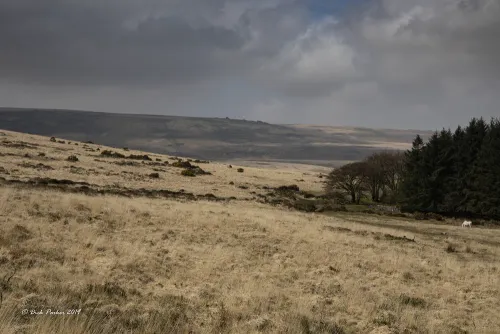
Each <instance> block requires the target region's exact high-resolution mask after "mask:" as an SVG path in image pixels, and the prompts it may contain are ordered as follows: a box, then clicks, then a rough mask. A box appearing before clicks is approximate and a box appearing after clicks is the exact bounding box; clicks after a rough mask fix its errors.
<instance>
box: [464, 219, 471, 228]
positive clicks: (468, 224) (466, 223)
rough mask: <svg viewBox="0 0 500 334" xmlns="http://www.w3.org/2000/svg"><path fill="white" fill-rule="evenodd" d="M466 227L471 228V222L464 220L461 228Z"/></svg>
mask: <svg viewBox="0 0 500 334" xmlns="http://www.w3.org/2000/svg"><path fill="white" fill-rule="evenodd" d="M467 226H469V227H470V228H472V222H471V221H468V220H466V221H464V222H463V223H462V227H467Z"/></svg>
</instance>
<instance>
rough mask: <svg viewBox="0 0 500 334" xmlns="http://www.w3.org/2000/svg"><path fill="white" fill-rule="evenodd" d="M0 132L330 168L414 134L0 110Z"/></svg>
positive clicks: (403, 143)
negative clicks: (6, 131)
mask: <svg viewBox="0 0 500 334" xmlns="http://www.w3.org/2000/svg"><path fill="white" fill-rule="evenodd" d="M0 129H5V130H11V131H19V132H26V133H31V134H37V135H44V136H56V137H61V138H66V139H69V140H81V141H88V140H90V141H93V142H96V143H99V144H102V145H108V146H114V147H130V148H133V149H138V150H145V151H152V152H156V153H160V154H172V155H182V156H191V157H195V158H200V159H212V160H224V161H230V160H246V161H275V162H295V163H309V164H311V163H312V164H317V165H332V164H333V165H335V164H339V163H341V162H345V161H355V160H360V159H363V158H364V157H366V156H368V155H370V154H371V153H373V152H374V151H378V150H384V149H407V148H409V146H410V143H411V141H412V139H413V138H414V137H415V135H416V134H417V133H420V134H421V135H423V136H424V137H426V136H428V135H429V134H430V133H428V132H426V131H417V130H374V129H365V128H346V127H327V126H308V125H276V124H268V123H264V122H259V121H257V122H254V121H245V120H235V119H228V118H195V117H179V116H160V115H137V114H111V113H97V112H87V111H70V110H45V109H13V108H0Z"/></svg>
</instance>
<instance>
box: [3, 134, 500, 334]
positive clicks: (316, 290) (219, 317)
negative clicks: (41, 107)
mask: <svg viewBox="0 0 500 334" xmlns="http://www.w3.org/2000/svg"><path fill="white" fill-rule="evenodd" d="M2 132H3V133H5V134H6V136H3V138H6V139H8V140H9V141H11V142H18V141H24V142H27V143H38V144H39V145H40V146H39V147H37V148H36V149H26V148H25V149H20V148H13V147H5V146H0V153H3V154H4V155H3V156H0V167H3V169H4V174H2V175H0V176H4V177H5V178H8V179H10V178H19V179H26V178H29V177H33V176H47V175H49V176H50V177H54V178H66V179H73V180H85V181H88V182H90V183H99V184H106V183H108V182H117V183H126V184H127V186H128V187H132V188H133V187H143V186H146V187H149V188H155V187H158V188H169V189H174V188H175V187H178V188H184V189H186V190H188V189H191V190H192V191H193V192H195V193H200V194H204V193H206V192H213V193H215V191H211V190H210V189H211V187H216V188H217V189H219V190H218V193H217V195H220V196H222V195H224V196H226V195H235V196H239V198H245V197H248V196H249V195H250V194H249V192H250V191H251V190H252V189H253V188H255V189H256V190H259V191H260V189H259V188H258V187H259V186H262V185H264V184H265V185H282V184H290V183H296V182H293V181H294V178H295V177H299V176H300V175H302V174H303V172H300V175H298V174H297V173H298V172H296V171H286V173H285V172H282V173H281V174H280V171H278V170H269V169H265V170H264V169H258V168H246V167H244V168H245V172H244V173H237V172H236V170H235V169H236V168H233V169H228V168H227V166H225V165H222V164H221V165H218V164H212V163H211V164H208V165H201V167H202V168H204V169H207V170H211V171H213V172H215V173H214V175H206V176H199V177H195V178H185V177H182V176H180V175H179V174H180V169H176V168H173V167H165V170H166V172H160V174H161V179H159V180H157V179H154V180H149V179H142V178H141V179H140V178H139V177H137V180H135V179H134V178H131V177H130V178H129V177H128V176H129V175H130V174H128V173H123V175H127V176H122V175H121V173H119V171H120V170H122V169H125V170H128V171H130V172H132V173H135V174H136V175H144V174H147V172H149V169H151V167H149V166H136V167H130V166H126V167H122V166H116V165H114V164H110V163H109V162H96V161H94V158H93V157H92V156H91V155H93V154H96V153H95V152H87V151H84V150H83V148H82V146H83V144H82V143H80V144H79V146H74V145H73V146H70V145H68V144H59V143H51V142H49V141H48V138H45V137H35V136H33V137H32V136H30V135H20V134H15V133H9V132H6V131H2ZM1 140H2V137H0V141H1ZM42 145H43V146H42ZM89 146H93V147H95V145H89ZM62 148H67V149H70V148H71V151H58V149H62ZM41 151H44V152H46V157H53V158H54V159H57V160H44V161H42V160H40V161H42V162H41V163H44V164H47V165H49V164H50V165H51V166H53V167H54V168H55V169H54V170H51V171H39V170H35V169H33V168H24V167H20V166H18V164H21V163H22V162H30V163H35V162H36V163H38V160H36V159H38V157H37V158H34V157H35V156H37V153H38V152H41ZM6 153H10V154H16V156H13V155H5V154H6ZM24 153H29V154H30V156H31V158H25V157H24V156H23V155H24ZM128 153H135V152H127V154H128ZM71 154H78V158H79V159H80V161H79V162H76V163H73V165H75V166H80V167H82V168H85V169H86V170H89V169H95V170H96V171H97V172H98V173H99V174H96V175H87V174H85V175H81V174H74V173H70V172H69V171H68V169H67V168H64V167H65V166H67V165H69V164H71V163H69V162H66V161H63V160H64V159H65V158H66V157H67V156H68V155H71ZM151 156H154V157H156V155H151ZM158 157H159V156H158ZM161 158H162V159H166V158H165V157H161ZM40 159H41V157H40ZM102 160H106V161H109V160H110V159H102ZM99 167H102V169H101V168H99ZM14 169H18V171H17V172H15V171H14ZM0 170H1V168H0ZM5 171H6V172H7V173H8V174H7V173H5ZM108 172H116V173H118V174H119V175H106V173H108ZM294 173H295V174H294ZM253 176H256V177H253ZM300 177H303V178H304V180H306V181H305V182H304V186H305V187H307V186H308V187H309V188H310V190H312V191H314V190H319V189H320V186H321V185H320V184H318V183H316V182H317V175H312V174H311V175H302V176H300ZM229 180H234V182H235V183H237V182H246V183H248V184H249V185H250V186H251V187H250V189H248V190H242V189H239V188H237V190H236V189H234V187H230V186H229V185H228V181H229ZM218 182H220V183H218ZM222 183H224V184H222ZM299 185H301V184H300V183H299ZM301 186H302V185H301ZM0 221H1V222H2V223H1V224H0V291H1V297H2V298H1V308H0V333H6V334H10V333H42V334H46V333H91V334H94V333H95V334H96V333H188V332H192V333H258V332H267V333H498V332H500V317H498V314H499V312H500V293H499V287H500V272H499V271H500V268H499V265H500V260H499V259H500V258H499V255H500V231H499V230H495V229H486V228H472V229H462V228H460V227H458V226H457V225H444V224H440V225H438V224H434V223H420V222H415V221H405V220H404V219H396V218H384V217H378V216H377V217H375V216H365V215H359V214H346V213H338V214H335V215H333V216H326V215H319V214H303V213H299V212H295V211H290V210H285V209H280V208H273V207H270V206H267V205H264V204H259V203H256V202H253V201H236V202H229V203H226V202H222V203H213V202H204V201H196V202H194V201H193V202H190V201H174V200H165V199H150V198H142V197H137V198H124V197H114V196H99V197H97V196H96V197H91V196H85V195H83V194H65V193H61V192H57V191H53V190H37V189H29V188H28V189H27V188H17V187H15V186H10V185H9V186H7V185H4V186H1V187H0ZM403 236H405V237H407V238H409V239H413V238H415V242H410V241H408V240H407V239H398V238H397V237H403ZM24 309H27V310H37V311H40V310H41V311H42V312H43V313H44V314H41V315H34V314H33V315H32V314H27V315H23V314H22V310H24ZM47 309H51V310H52V311H53V312H54V311H56V310H59V311H63V312H65V311H67V310H71V309H80V310H81V311H80V314H78V315H68V314H66V315H55V314H53V315H50V314H45V313H46V312H47Z"/></svg>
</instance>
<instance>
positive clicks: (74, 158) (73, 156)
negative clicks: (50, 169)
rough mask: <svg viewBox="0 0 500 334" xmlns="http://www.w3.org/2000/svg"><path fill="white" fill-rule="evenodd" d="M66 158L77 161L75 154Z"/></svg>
mask: <svg viewBox="0 0 500 334" xmlns="http://www.w3.org/2000/svg"><path fill="white" fill-rule="evenodd" d="M66 160H68V161H71V162H77V161H78V158H77V157H76V155H70V156H69V157H68V158H67V159H66Z"/></svg>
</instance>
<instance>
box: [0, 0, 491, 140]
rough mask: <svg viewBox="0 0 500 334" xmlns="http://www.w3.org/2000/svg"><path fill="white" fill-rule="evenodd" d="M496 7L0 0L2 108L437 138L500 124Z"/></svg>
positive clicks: (366, 1) (475, 3)
mask: <svg viewBox="0 0 500 334" xmlns="http://www.w3.org/2000/svg"><path fill="white" fill-rule="evenodd" d="M499 60H500V1H498V0H329V1H327V0H86V1H80V0H65V1H61V0H44V1H40V0H2V1H0V106H5V107H27V108H58V109H78V110H92V111H103V112H121V113H137V114H141V113H142V114H163V115H181V116H203V117H230V118H237V119H247V120H261V121H265V122H270V123H280V124H291V123H303V124H321V125H336V126H360V127H373V128H400V129H421V130H435V129H440V128H442V127H446V128H448V127H450V128H452V129H454V128H456V126H457V125H459V124H462V125H463V124H467V123H468V122H469V120H470V119H471V118H472V117H483V118H486V119H488V120H489V119H490V118H491V117H500V94H499V92H500V62H499Z"/></svg>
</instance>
